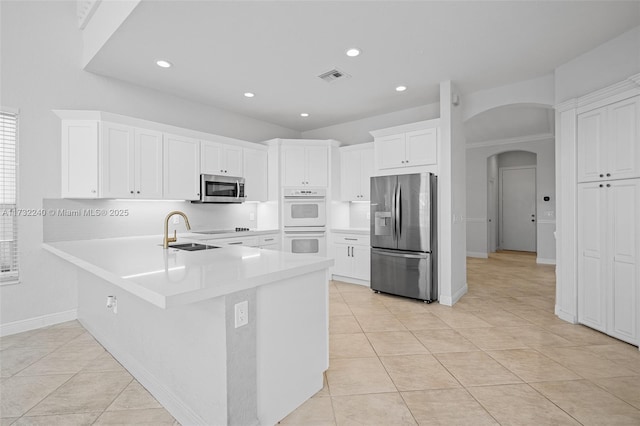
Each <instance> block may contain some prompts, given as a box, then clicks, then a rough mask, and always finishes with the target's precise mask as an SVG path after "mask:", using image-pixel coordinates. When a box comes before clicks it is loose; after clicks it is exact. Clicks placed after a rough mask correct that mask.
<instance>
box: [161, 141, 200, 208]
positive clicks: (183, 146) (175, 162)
mask: <svg viewBox="0 0 640 426" xmlns="http://www.w3.org/2000/svg"><path fill="white" fill-rule="evenodd" d="M163 148H164V160H163V162H164V173H163V175H164V176H163V183H164V184H163V187H164V198H166V199H170V200H198V199H200V172H199V168H200V141H198V140H197V139H191V138H186V137H183V136H175V135H170V134H166V133H165V135H164V146H163Z"/></svg>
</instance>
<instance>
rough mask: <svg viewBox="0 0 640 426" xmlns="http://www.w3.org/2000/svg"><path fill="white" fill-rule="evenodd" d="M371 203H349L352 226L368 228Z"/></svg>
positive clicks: (350, 223)
mask: <svg viewBox="0 0 640 426" xmlns="http://www.w3.org/2000/svg"><path fill="white" fill-rule="evenodd" d="M369 209H370V204H369V203H349V226H350V227H351V228H368V227H369V226H370V225H369V214H370V213H369V212H370V210H369Z"/></svg>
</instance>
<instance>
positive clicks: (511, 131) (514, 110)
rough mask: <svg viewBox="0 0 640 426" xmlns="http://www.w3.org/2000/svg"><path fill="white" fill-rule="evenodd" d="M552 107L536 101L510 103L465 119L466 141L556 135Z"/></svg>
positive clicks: (474, 141)
mask: <svg viewBox="0 0 640 426" xmlns="http://www.w3.org/2000/svg"><path fill="white" fill-rule="evenodd" d="M554 123H555V120H554V114H553V110H552V109H551V108H545V107H541V106H535V105H508V106H503V107H498V108H493V109H490V110H488V111H485V112H482V113H480V114H478V115H476V116H474V117H471V118H470V119H469V120H467V121H466V122H465V123H464V131H465V136H466V139H467V143H469V144H473V143H478V142H488V141H500V140H505V139H514V138H520V137H525V136H533V135H536V136H537V135H553V134H554V133H555V129H554Z"/></svg>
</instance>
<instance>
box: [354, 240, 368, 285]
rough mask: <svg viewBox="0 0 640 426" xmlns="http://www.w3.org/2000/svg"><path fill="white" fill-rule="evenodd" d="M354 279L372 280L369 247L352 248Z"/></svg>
mask: <svg viewBox="0 0 640 426" xmlns="http://www.w3.org/2000/svg"><path fill="white" fill-rule="evenodd" d="M351 253H352V259H353V275H352V276H353V278H358V279H360V280H365V281H369V280H371V249H370V248H369V247H367V246H351Z"/></svg>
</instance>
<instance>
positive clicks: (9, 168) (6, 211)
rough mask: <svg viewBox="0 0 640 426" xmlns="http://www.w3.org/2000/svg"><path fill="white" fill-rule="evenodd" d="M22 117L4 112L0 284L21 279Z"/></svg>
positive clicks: (0, 129) (0, 119)
mask: <svg viewBox="0 0 640 426" xmlns="http://www.w3.org/2000/svg"><path fill="white" fill-rule="evenodd" d="M17 142H18V115H17V114H15V113H11V112H5V111H1V110H0V284H2V283H7V282H15V281H17V280H18V220H17V219H18V218H17V210H16V207H17V206H16V198H17V196H16V195H17V185H18V149H17Z"/></svg>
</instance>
